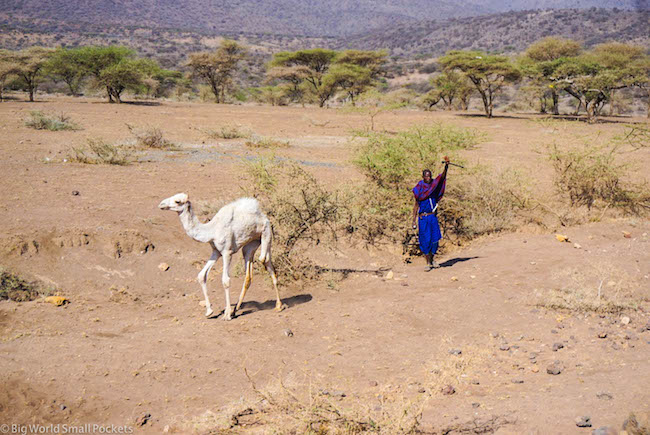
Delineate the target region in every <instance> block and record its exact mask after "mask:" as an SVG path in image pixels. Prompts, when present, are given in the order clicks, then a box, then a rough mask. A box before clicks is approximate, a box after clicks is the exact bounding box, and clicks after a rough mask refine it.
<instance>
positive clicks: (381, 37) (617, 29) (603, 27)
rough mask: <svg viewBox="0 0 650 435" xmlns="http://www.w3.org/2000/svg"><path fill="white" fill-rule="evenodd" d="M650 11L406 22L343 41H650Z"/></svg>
mask: <svg viewBox="0 0 650 435" xmlns="http://www.w3.org/2000/svg"><path fill="white" fill-rule="evenodd" d="M649 22H650V12H648V11H644V12H634V11H622V10H618V11H612V10H607V9H587V10H580V9H564V10H545V11H519V12H508V13H503V14H495V15H488V16H481V17H469V18H461V19H451V20H447V21H422V22H419V23H412V24H408V25H404V24H400V25H396V26H393V27H391V28H390V29H386V30H381V31H379V30H376V31H371V32H367V33H365V34H362V35H356V36H353V37H349V38H345V39H344V40H342V42H341V44H340V46H341V47H350V48H361V49H373V50H375V49H380V48H386V49H389V50H390V52H391V54H393V55H398V56H399V55H401V56H405V57H412V56H416V55H424V56H426V55H430V56H438V55H441V54H444V53H445V52H446V51H449V50H456V49H458V50H460V49H480V50H487V51H521V50H524V49H525V48H526V47H527V46H528V45H530V44H531V43H533V42H535V41H537V40H539V39H541V38H544V37H546V36H564V37H567V38H572V39H576V40H578V41H581V42H583V44H584V45H585V46H592V45H595V44H598V43H601V42H606V41H610V40H616V41H621V42H629V43H633V44H638V45H642V46H645V47H650V34H649V33H648V23H649Z"/></svg>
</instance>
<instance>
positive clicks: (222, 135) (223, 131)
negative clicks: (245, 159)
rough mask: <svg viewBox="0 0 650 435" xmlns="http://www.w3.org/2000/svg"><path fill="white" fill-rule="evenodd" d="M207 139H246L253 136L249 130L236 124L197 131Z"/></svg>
mask: <svg viewBox="0 0 650 435" xmlns="http://www.w3.org/2000/svg"><path fill="white" fill-rule="evenodd" d="M198 130H199V131H200V132H201V133H203V134H204V135H205V136H206V137H207V138H208V139H246V138H249V137H251V136H253V132H252V131H251V130H250V129H249V128H245V127H242V126H241V125H237V124H226V125H222V126H221V127H217V128H216V129H212V128H200V129H198Z"/></svg>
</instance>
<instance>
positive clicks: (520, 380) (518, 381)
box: [512, 379, 524, 384]
mask: <svg viewBox="0 0 650 435" xmlns="http://www.w3.org/2000/svg"><path fill="white" fill-rule="evenodd" d="M512 383H513V384H523V383H524V380H523V379H513V380H512Z"/></svg>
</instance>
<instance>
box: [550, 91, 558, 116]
mask: <svg viewBox="0 0 650 435" xmlns="http://www.w3.org/2000/svg"><path fill="white" fill-rule="evenodd" d="M551 98H553V115H559V114H560V109H559V107H558V105H559V101H558V100H559V98H558V95H557V91H556V90H555V88H553V89H551Z"/></svg>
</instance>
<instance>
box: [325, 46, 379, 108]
mask: <svg viewBox="0 0 650 435" xmlns="http://www.w3.org/2000/svg"><path fill="white" fill-rule="evenodd" d="M386 56H388V53H387V52H386V51H383V50H382V51H365V50H346V51H344V52H343V53H341V54H340V55H339V56H337V57H336V60H335V63H334V65H333V67H332V68H331V70H330V72H329V74H331V75H333V76H334V77H333V80H334V81H335V82H337V83H338V85H339V86H340V87H341V88H342V89H343V90H344V91H345V92H346V94H347V97H348V99H349V100H350V102H351V103H352V105H353V106H354V105H355V104H356V99H357V98H358V97H359V95H361V94H362V93H363V92H365V91H367V90H368V89H370V88H371V87H372V86H374V85H375V83H376V80H377V79H378V78H379V77H380V76H382V75H383V74H384V73H385V72H384V64H385V63H386Z"/></svg>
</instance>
